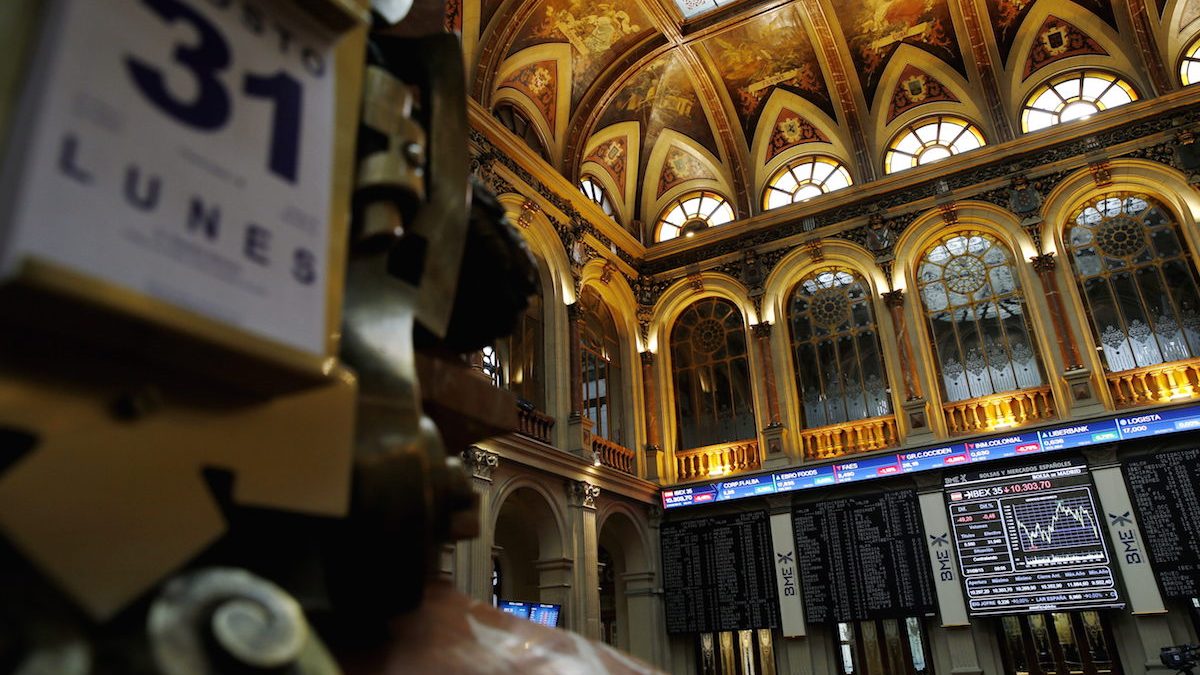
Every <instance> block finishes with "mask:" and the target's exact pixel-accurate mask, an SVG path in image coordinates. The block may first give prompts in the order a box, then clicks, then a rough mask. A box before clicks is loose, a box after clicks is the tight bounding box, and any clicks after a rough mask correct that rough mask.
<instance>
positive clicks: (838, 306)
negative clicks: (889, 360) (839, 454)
mask: <svg viewBox="0 0 1200 675" xmlns="http://www.w3.org/2000/svg"><path fill="white" fill-rule="evenodd" d="M789 302H790V304H789V305H788V320H789V322H790V324H791V330H792V335H791V340H792V359H793V361H792V364H793V366H794V372H795V376H796V391H797V393H798V394H799V396H800V400H801V405H802V407H803V410H804V425H805V426H806V427H809V428H811V427H820V426H825V425H828V424H839V423H842V422H852V421H855V420H861V419H866V418H870V417H880V416H883V415H890V414H891V412H892V404H891V395H890V393H889V390H888V381H887V374H886V373H885V371H884V369H883V356H882V350H881V349H880V346H879V333H878V331H877V330H876V329H875V313H874V312H873V311H872V308H871V291H870V287H869V286H868V285H867V283H866V282H865V281H864V280H863V279H862V278H861V277H859V276H858V275H856V274H854V273H853V272H850V271H848V270H843V269H839V268H834V267H831V268H828V269H824V270H819V271H816V272H813V273H812V274H809V275H808V276H806V277H804V278H803V279H802V280H800V283H798V284H796V287H795V288H794V289H792V295H791V299H790V301H789Z"/></svg>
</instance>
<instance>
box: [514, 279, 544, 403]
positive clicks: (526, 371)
mask: <svg viewBox="0 0 1200 675" xmlns="http://www.w3.org/2000/svg"><path fill="white" fill-rule="evenodd" d="M542 311H543V310H542V296H541V291H540V289H539V291H538V293H536V294H534V295H532V296H530V297H529V308H528V309H526V310H525V313H524V314H523V315H521V318H520V320H518V322H517V326H516V328H515V329H513V333H512V335H510V336H509V337H508V338H506V339H505V341H504V342H505V343H506V346H507V349H506V351H507V352H508V354H507V356H508V358H507V359H505V360H506V361H507V363H508V373H507V375H508V382H507V383H506V384H507V385H508V389H509V391H511V392H512V393H514V394H516V395H517V397H518V398H520V399H523V400H525V401H528V402H529V403H532V404H533V406H534V407H535V408H537V409H538V410H543V411H544V410H545V409H546V408H545V404H546V397H545V387H544V385H543V375H542V370H543V366H542V349H543V347H542V345H543V342H542V323H543V314H542Z"/></svg>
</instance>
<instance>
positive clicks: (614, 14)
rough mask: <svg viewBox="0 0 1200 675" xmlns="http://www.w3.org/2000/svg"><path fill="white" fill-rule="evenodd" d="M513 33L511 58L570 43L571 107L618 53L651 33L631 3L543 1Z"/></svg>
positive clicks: (645, 19) (643, 15)
mask: <svg viewBox="0 0 1200 675" xmlns="http://www.w3.org/2000/svg"><path fill="white" fill-rule="evenodd" d="M538 9H539V10H540V11H537V12H534V13H533V14H532V15H531V16H530V17H529V19H528V20H527V21H526V22H525V25H524V26H523V27H522V28H521V31H520V32H519V33H518V34H517V39H516V40H515V41H514V43H513V46H512V49H511V50H510V52H509V53H510V54H513V53H516V52H519V51H521V50H523V49H525V48H527V47H532V46H535V45H540V44H546V43H551V42H565V43H567V44H569V45H571V73H572V77H571V79H572V86H571V105H572V106H574V105H575V104H577V103H579V99H580V98H582V97H583V94H584V93H585V92H586V91H587V87H588V85H589V84H590V83H591V82H593V81H594V80H595V79H596V76H598V75H599V74H600V72H601V71H602V70H604V68H606V67H607V66H608V65H609V64H611V63H612V62H613V60H614V59H616V57H617V56H619V55H620V54H621V53H622V52H624V51H625V50H626V49H628V48H629V47H630V46H632V45H633V44H634V43H636V42H637V41H638V40H639V39H641V38H643V37H645V36H646V35H648V34H649V33H650V31H651V29H652V25H651V23H650V19H649V17H648V16H647V15H646V12H645V10H643V9H642V7H641V6H640V5H639V4H638V3H637V2H635V0H613V1H611V2H592V1H591V0H547V1H546V2H543V3H541V5H540V6H539V7H538Z"/></svg>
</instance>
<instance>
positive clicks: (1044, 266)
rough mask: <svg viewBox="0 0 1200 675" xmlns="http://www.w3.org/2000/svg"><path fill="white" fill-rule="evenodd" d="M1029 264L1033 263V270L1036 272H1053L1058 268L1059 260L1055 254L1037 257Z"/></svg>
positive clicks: (1044, 254) (1030, 260)
mask: <svg viewBox="0 0 1200 675" xmlns="http://www.w3.org/2000/svg"><path fill="white" fill-rule="evenodd" d="M1029 262H1031V263H1033V269H1034V271H1036V272H1053V271H1054V268H1055V267H1057V266H1058V259H1056V258H1055V257H1054V253H1053V252H1050V253H1042V254H1041V255H1035V256H1033V257H1031V258H1030V259H1029Z"/></svg>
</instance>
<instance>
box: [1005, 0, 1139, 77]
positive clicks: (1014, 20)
mask: <svg viewBox="0 0 1200 675" xmlns="http://www.w3.org/2000/svg"><path fill="white" fill-rule="evenodd" d="M1043 1H1050V0H1043ZM1036 3H1037V0H987V8H988V13H989V14H990V15H991V20H992V32H993V33H994V34H995V36H996V48H997V49H998V50H999V51H1000V58H1001V59H1002V60H1003V61H1004V62H1005V63H1008V55H1009V52H1011V51H1012V46H1013V42H1014V41H1015V40H1016V38H1017V30H1018V29H1019V28H1020V27H1021V22H1022V21H1024V20H1025V17H1026V16H1027V15H1028V14H1029V11H1030V10H1032V9H1033V6H1034V5H1035V4H1036ZM1064 4H1067V3H1061V2H1058V3H1055V2H1052V3H1051V6H1052V7H1062V6H1063V5H1064ZM1073 4H1074V5H1079V6H1080V7H1082V8H1083V9H1086V10H1088V11H1090V12H1092V13H1093V14H1095V15H1096V16H1098V17H1100V19H1101V20H1103V21H1104V22H1105V23H1107V24H1108V25H1110V26H1112V27H1113V28H1114V29H1116V27H1117V23H1116V18H1115V17H1114V16H1113V8H1112V4H1111V3H1110V2H1109V0H1076V1H1075V2H1074V3H1073Z"/></svg>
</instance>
